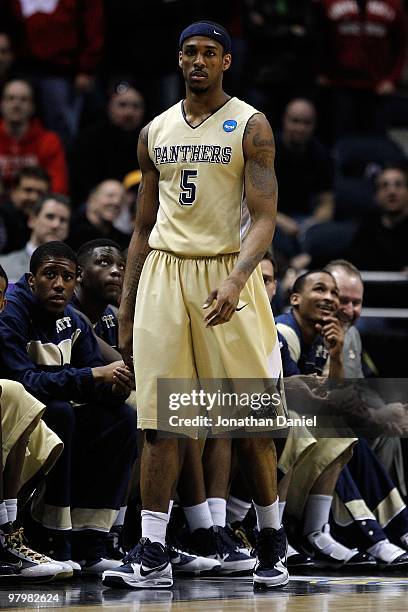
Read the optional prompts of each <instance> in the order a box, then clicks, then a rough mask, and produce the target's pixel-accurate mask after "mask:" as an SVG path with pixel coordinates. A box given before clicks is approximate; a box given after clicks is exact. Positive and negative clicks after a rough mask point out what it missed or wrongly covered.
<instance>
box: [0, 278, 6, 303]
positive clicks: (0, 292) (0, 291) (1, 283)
mask: <svg viewBox="0 0 408 612" xmlns="http://www.w3.org/2000/svg"><path fill="white" fill-rule="evenodd" d="M5 295H6V281H5V280H4V278H3V277H1V276H0V312H3V310H4V309H5V307H6V304H7V300H6V298H5V297H4V296H5Z"/></svg>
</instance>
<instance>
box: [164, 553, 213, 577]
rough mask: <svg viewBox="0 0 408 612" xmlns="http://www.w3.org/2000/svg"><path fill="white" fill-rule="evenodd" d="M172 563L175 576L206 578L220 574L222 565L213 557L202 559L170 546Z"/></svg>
mask: <svg viewBox="0 0 408 612" xmlns="http://www.w3.org/2000/svg"><path fill="white" fill-rule="evenodd" d="M168 550H169V556H170V563H171V566H172V568H173V572H174V573H175V574H185V575H194V576H206V575H212V574H215V573H216V572H219V571H220V569H221V563H220V562H219V561H218V560H217V559H212V558H211V557H200V556H199V555H194V554H193V553H191V552H187V551H186V550H183V549H182V548H179V547H175V546H169V549H168Z"/></svg>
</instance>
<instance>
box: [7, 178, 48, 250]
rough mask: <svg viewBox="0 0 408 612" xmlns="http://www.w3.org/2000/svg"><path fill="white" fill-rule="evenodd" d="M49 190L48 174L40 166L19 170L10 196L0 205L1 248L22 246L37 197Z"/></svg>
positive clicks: (27, 233) (19, 247) (27, 235)
mask: <svg viewBox="0 0 408 612" xmlns="http://www.w3.org/2000/svg"><path fill="white" fill-rule="evenodd" d="M49 190H50V177H49V176H48V174H47V173H46V172H45V170H43V169H42V168H40V167H39V166H27V167H26V168H23V169H22V170H20V172H19V173H18V175H17V179H16V184H15V185H14V187H12V189H11V191H10V194H9V199H8V200H6V201H5V202H3V204H2V205H1V207H0V252H1V253H10V252H11V251H17V249H21V248H22V247H23V246H24V245H25V244H26V242H27V240H28V239H29V237H30V228H29V227H28V225H27V221H28V217H29V216H30V214H31V212H32V209H33V206H34V205H35V203H36V202H37V200H38V198H39V197H41V196H43V195H45V194H46V193H47V191H49Z"/></svg>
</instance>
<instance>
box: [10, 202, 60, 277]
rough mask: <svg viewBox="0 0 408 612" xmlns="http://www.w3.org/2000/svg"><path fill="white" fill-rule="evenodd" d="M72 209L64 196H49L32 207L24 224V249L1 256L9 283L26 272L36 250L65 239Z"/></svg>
mask: <svg viewBox="0 0 408 612" xmlns="http://www.w3.org/2000/svg"><path fill="white" fill-rule="evenodd" d="M70 217H71V208H70V206H69V201H68V199H67V198H66V197H65V196H62V195H60V194H56V193H50V194H47V195H45V196H43V197H42V198H40V200H38V202H37V203H36V204H35V205H34V207H33V209H32V212H31V214H30V217H29V219H28V222H27V225H28V227H29V228H30V229H31V235H30V240H29V241H28V242H27V244H26V245H25V247H24V248H22V249H21V250H19V251H13V252H12V253H9V254H8V255H3V256H2V257H0V264H1V265H2V266H3V267H4V269H5V270H6V272H7V275H8V277H9V279H10V282H12V283H14V282H16V281H17V280H18V279H19V278H20V276H22V275H23V274H25V273H26V272H28V268H29V263H30V257H31V255H32V254H33V252H34V251H35V249H36V248H37V247H39V246H40V245H42V244H45V243H46V242H51V241H52V240H65V239H66V237H67V236H68V231H69V221H70Z"/></svg>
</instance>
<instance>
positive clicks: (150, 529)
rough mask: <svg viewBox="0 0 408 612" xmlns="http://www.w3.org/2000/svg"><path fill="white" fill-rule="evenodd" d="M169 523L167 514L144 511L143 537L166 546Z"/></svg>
mask: <svg viewBox="0 0 408 612" xmlns="http://www.w3.org/2000/svg"><path fill="white" fill-rule="evenodd" d="M167 522H168V516H167V512H153V510H142V537H143V538H149V540H150V541H151V542H159V543H160V544H162V545H163V546H165V544H166V529H167Z"/></svg>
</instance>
